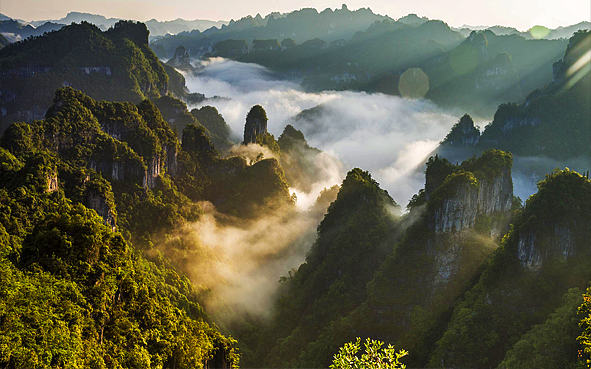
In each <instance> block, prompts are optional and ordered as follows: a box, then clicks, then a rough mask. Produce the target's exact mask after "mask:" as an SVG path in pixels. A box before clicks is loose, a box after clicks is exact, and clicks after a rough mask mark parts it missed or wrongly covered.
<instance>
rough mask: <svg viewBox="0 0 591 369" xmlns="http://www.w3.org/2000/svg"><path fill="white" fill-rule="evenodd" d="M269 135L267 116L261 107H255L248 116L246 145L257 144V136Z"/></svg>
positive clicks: (245, 134)
mask: <svg viewBox="0 0 591 369" xmlns="http://www.w3.org/2000/svg"><path fill="white" fill-rule="evenodd" d="M266 133H267V114H266V112H265V110H264V109H263V108H262V107H261V106H260V105H255V106H253V107H252V108H251V109H250V112H249V113H248V115H247V116H246V124H245V125H244V144H249V143H255V142H257V136H260V135H264V134H266Z"/></svg>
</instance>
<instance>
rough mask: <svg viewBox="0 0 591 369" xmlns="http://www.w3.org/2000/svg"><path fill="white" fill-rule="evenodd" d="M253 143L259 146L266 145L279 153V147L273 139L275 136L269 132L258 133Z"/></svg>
mask: <svg viewBox="0 0 591 369" xmlns="http://www.w3.org/2000/svg"><path fill="white" fill-rule="evenodd" d="M255 143H257V144H259V145H261V146H267V147H268V148H269V149H270V150H271V151H272V152H274V153H276V154H279V153H280V152H281V147H280V146H279V144H278V143H277V141H276V140H275V136H273V135H272V134H271V133H269V132H266V133H265V134H260V135H257V136H256V141H255Z"/></svg>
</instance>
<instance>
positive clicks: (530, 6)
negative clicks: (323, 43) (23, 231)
mask: <svg viewBox="0 0 591 369" xmlns="http://www.w3.org/2000/svg"><path fill="white" fill-rule="evenodd" d="M342 2H343V0H338V1H333V0H281V1H280V0H215V1H214V0H168V1H162V0H147V1H140V0H0V12H1V13H3V14H5V15H8V16H10V17H13V18H19V19H24V20H27V21H30V20H41V19H59V18H62V17H64V16H65V15H66V14H67V13H68V12H70V11H78V12H88V13H94V14H101V15H104V16H106V17H115V18H126V19H136V20H144V21H145V20H149V19H152V18H156V19H158V20H171V19H175V18H184V19H211V20H230V19H232V18H234V19H238V18H241V17H243V16H245V15H248V14H251V15H255V14H256V13H260V14H261V15H263V16H264V15H266V14H268V13H270V12H272V11H279V12H290V11H293V10H297V9H300V8H304V7H313V8H316V9H318V10H323V9H325V8H327V7H330V8H333V9H334V8H340V7H341V4H342ZM346 4H347V5H348V7H349V9H358V8H361V7H369V8H371V9H372V10H373V11H374V12H376V13H379V14H386V15H389V16H390V17H392V18H395V19H396V18H400V17H401V16H404V15H406V14H408V13H416V14H418V15H421V16H427V17H429V18H435V19H442V20H444V21H446V22H447V23H448V24H450V25H452V26H461V25H463V24H470V25H497V24H500V25H508V26H513V27H516V28H518V29H520V30H526V29H528V28H530V27H531V26H534V25H538V24H541V25H544V26H547V27H551V28H555V27H558V26H564V25H570V24H574V23H578V22H580V21H583V20H587V21H589V20H590V17H591V1H589V0H564V1H557V0H418V1H408V0H350V1H348V2H347V3H346Z"/></svg>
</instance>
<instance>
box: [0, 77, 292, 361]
mask: <svg viewBox="0 0 591 369" xmlns="http://www.w3.org/2000/svg"><path fill="white" fill-rule="evenodd" d="M192 128H193V129H194V132H195V135H194V136H195V139H194V140H193V143H195V141H196V140H197V141H198V138H201V139H204V140H205V143H208V142H209V139H208V138H207V137H206V136H205V135H204V128H203V127H197V126H194V127H193V126H192ZM113 136H115V137H117V138H114V137H113ZM191 141H192V140H191V139H190V138H187V140H186V142H187V145H189V146H190V143H191ZM0 144H1V146H2V147H1V148H0V224H1V226H0V272H1V273H2V278H1V279H0V336H1V337H0V366H6V367H7V368H35V367H72V368H76V367H96V368H120V367H138V366H141V367H148V366H156V367H158V366H160V367H177V368H200V367H204V366H212V365H216V366H218V365H219V366H222V365H223V366H226V365H229V366H232V367H235V366H236V365H237V364H238V359H239V357H238V354H237V353H236V352H235V351H234V345H235V341H234V340H232V339H231V338H227V337H224V336H222V335H221V334H220V332H219V331H218V329H217V328H216V327H215V326H213V325H211V323H209V322H208V320H209V318H208V317H207V315H206V314H205V313H204V312H203V310H202V308H201V306H200V305H199V300H198V296H199V294H198V290H197V289H196V288H195V287H194V286H193V285H192V284H191V283H190V282H189V280H188V279H187V278H186V277H183V276H182V275H179V274H178V273H177V272H176V271H175V268H174V267H173V266H172V265H171V264H170V261H169V260H168V259H166V258H165V257H163V256H162V255H160V254H158V253H157V252H153V251H147V252H145V253H144V252H142V250H149V249H151V248H152V247H153V246H154V243H153V242H152V240H154V241H155V242H156V240H157V239H158V238H159V237H161V236H160V234H161V232H163V231H165V230H171V229H175V228H176V227H178V226H180V225H182V224H184V223H186V222H189V221H195V220H197V219H198V217H199V214H200V207H199V206H198V205H197V204H195V203H192V202H191V201H190V200H189V199H188V198H187V196H186V195H185V194H184V193H182V192H181V191H180V190H179V187H177V184H178V185H182V184H183V183H184V182H183V181H182V180H181V178H182V177H183V176H182V175H179V174H178V173H177V174H176V175H177V177H171V176H169V175H166V174H164V168H167V169H170V171H171V172H176V171H178V170H179V168H176V169H175V168H173V166H175V165H177V164H175V163H176V154H177V153H178V154H179V156H180V157H181V158H186V157H189V160H186V161H183V160H179V162H180V163H179V165H178V166H181V167H182V166H183V165H184V164H185V163H187V162H188V161H191V160H192V159H190V158H191V156H193V157H195V156H196V155H199V153H196V152H193V151H191V148H189V147H187V152H185V151H184V150H183V149H182V148H181V146H180V144H179V142H178V140H177V139H176V135H175V134H174V133H173V132H172V130H171V129H170V127H169V125H168V124H167V123H166V122H165V121H164V120H163V118H162V116H161V114H160V112H159V111H158V109H157V108H156V106H155V105H154V104H153V103H152V102H150V101H149V100H144V101H143V102H141V103H140V104H139V105H138V106H135V105H133V104H131V103H110V102H105V101H102V102H98V101H96V100H93V99H91V98H89V97H88V96H86V95H84V94H82V93H80V92H79V91H75V90H73V89H71V88H65V89H61V90H58V92H57V93H56V97H55V101H54V106H52V108H51V109H50V110H49V112H48V115H47V118H46V119H45V120H42V121H35V122H34V123H32V124H30V125H27V124H14V125H12V126H10V127H9V129H8V130H7V131H6V134H4V135H3V136H2V138H1V140H0ZM193 146H195V145H193ZM209 146H211V143H209ZM212 150H213V149H212ZM138 152H139V153H141V154H142V156H140V155H138ZM211 153H212V154H214V157H213V158H212V160H213V161H216V160H218V159H217V156H216V155H217V154H216V153H215V150H213V151H212V152H211ZM158 157H160V158H162V161H161V162H160V163H158V164H154V162H155V160H154V158H158ZM156 162H157V161H156ZM196 162H197V161H196ZM114 168H115V169H114ZM147 168H151V170H154V171H157V170H159V169H163V170H162V171H161V172H160V175H157V176H156V178H155V180H154V181H153V183H152V184H151V185H150V186H149V187H148V183H147V175H148V173H146V170H147ZM188 169H190V168H188ZM116 172H118V173H116ZM192 174H193V175H195V174H196V173H195V172H192ZM268 175H269V173H265V174H263V175H261V176H260V177H259V178H257V181H258V182H260V183H265V181H267V180H268ZM277 178H279V179H280V178H281V177H277ZM198 179H199V180H200V182H198V183H203V179H202V177H198ZM50 183H52V187H51V188H50V187H49V184H50ZM282 183H284V182H282ZM56 184H57V188H56V186H55V185H56ZM196 186H197V185H196ZM181 187H182V186H181ZM286 192H287V190H286ZM261 195H262V196H264V195H265V193H263V194H261ZM199 196H203V191H201V192H200V193H199ZM286 197H287V198H289V197H288V196H286ZM202 198H203V197H200V198H197V199H196V200H199V199H202ZM115 219H116V220H117V222H116V223H115ZM115 227H117V228H116V230H117V232H115V231H114V229H115ZM120 232H121V233H120ZM130 242H133V244H131V243H130ZM147 258H149V259H150V260H153V261H154V262H150V261H148V260H147Z"/></svg>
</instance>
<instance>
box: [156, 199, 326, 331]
mask: <svg viewBox="0 0 591 369" xmlns="http://www.w3.org/2000/svg"><path fill="white" fill-rule="evenodd" d="M201 205H202V208H203V214H202V215H201V217H200V219H199V221H197V222H194V223H190V224H187V225H185V226H184V227H183V228H182V229H179V230H177V231H176V233H175V234H173V235H169V236H167V238H166V240H164V241H163V242H161V243H160V244H159V246H158V250H159V251H160V252H162V253H165V254H166V255H167V256H168V257H169V258H170V259H171V260H172V261H173V262H174V263H175V265H179V266H180V267H181V268H182V269H183V271H184V272H185V274H186V275H187V276H188V277H189V278H190V279H191V281H192V282H193V283H195V284H196V285H200V286H203V288H205V292H204V293H203V295H202V301H203V302H204V304H205V307H206V308H207V310H208V311H210V312H213V313H215V316H216V318H217V319H219V321H221V322H224V323H227V322H231V321H232V320H234V319H236V318H239V317H241V316H244V315H245V314H248V315H256V316H259V317H268V316H269V315H270V314H272V312H273V305H274V301H275V297H276V296H275V292H276V291H277V287H278V286H279V283H278V281H279V277H280V276H282V275H286V274H287V271H289V270H290V269H292V268H297V267H298V266H299V265H300V264H301V263H302V262H303V261H304V258H305V254H306V252H307V251H308V250H309V248H310V246H311V244H312V243H313V242H314V239H315V237H316V225H317V224H318V222H319V221H320V219H321V217H322V215H323V214H324V211H325V210H326V208H325V207H324V209H321V211H318V209H314V210H311V211H301V210H298V209H294V208H293V207H284V208H281V209H278V210H276V211H274V212H272V213H268V214H265V216H262V217H260V218H258V219H254V220H253V219H250V220H244V219H240V218H235V217H231V216H228V215H226V214H221V213H218V212H217V211H216V210H215V207H214V206H213V205H212V204H211V203H208V202H203V203H201Z"/></svg>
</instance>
